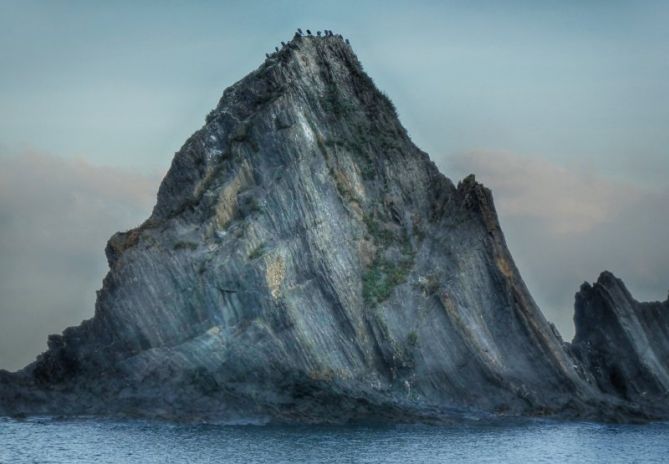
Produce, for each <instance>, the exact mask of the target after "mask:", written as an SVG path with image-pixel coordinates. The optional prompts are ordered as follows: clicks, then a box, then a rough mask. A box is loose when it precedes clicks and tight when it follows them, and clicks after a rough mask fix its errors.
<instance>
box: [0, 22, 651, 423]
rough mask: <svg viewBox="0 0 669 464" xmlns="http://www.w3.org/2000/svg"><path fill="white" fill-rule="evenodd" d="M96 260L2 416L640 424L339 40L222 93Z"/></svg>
mask: <svg viewBox="0 0 669 464" xmlns="http://www.w3.org/2000/svg"><path fill="white" fill-rule="evenodd" d="M106 253H107V257H108V260H109V265H110V270H109V273H108V275H107V276H106V277H105V279H104V282H103V288H102V289H101V290H100V291H99V292H98V296H97V301H96V308H95V316H94V317H93V318H92V319H90V320H88V321H84V322H83V323H82V324H81V325H80V326H78V327H72V328H69V329H66V330H65V331H64V332H63V334H62V335H53V336H51V337H50V338H49V350H48V351H47V352H45V353H44V354H42V355H40V356H39V357H38V359H37V360H36V362H35V363H33V364H32V365H30V366H28V367H27V368H26V369H24V370H23V371H22V372H20V373H18V374H16V375H14V376H12V375H8V374H4V375H1V376H0V412H2V411H3V410H4V411H5V412H22V413H57V414H132V415H142V416H159V417H168V418H169V417H179V418H183V417H188V418H207V419H212V418H215V419H223V420H234V419H239V418H243V419H249V418H254V419H259V420H274V421H298V422H332V421H337V422H341V421H348V420H367V419H374V420H394V421H396V420H409V419H415V418H426V417H429V418H440V419H444V418H456V417H457V418H462V417H472V415H474V416H476V417H482V416H489V415H491V414H498V415H500V414H501V415H551V416H560V417H586V418H607V419H612V418H626V417H631V416H635V417H639V416H644V417H645V416H647V415H648V413H647V411H646V410H638V409H637V408H636V406H635V405H634V404H630V403H629V402H628V401H627V400H626V399H621V397H620V395H617V394H615V393H612V392H609V391H607V390H602V389H601V388H600V386H599V384H597V382H595V381H594V380H593V376H592V374H591V373H588V371H587V370H585V368H584V367H583V364H582V363H583V362H582V361H580V359H584V358H582V357H574V356H573V355H572V350H571V349H568V347H566V346H565V345H564V344H563V343H562V341H561V339H560V338H559V336H558V335H557V334H556V332H555V331H554V330H553V329H552V328H551V326H550V324H549V323H548V322H547V321H546V319H545V318H544V316H543V315H542V314H541V312H540V311H539V309H538V308H537V306H536V304H535V303H534V300H533V299H532V297H531V295H530V294H529V292H528V291H527V288H526V287H525V284H524V283H523V281H522V279H521V277H520V275H519V273H518V270H517V268H516V266H515V264H514V262H513V259H512V257H511V255H510V253H509V251H508V249H507V247H506V243H505V240H504V236H503V234H502V231H501V229H500V227H499V222H498V219H497V214H496V211H495V207H494V204H493V199H492V194H491V192H490V191H489V190H488V189H486V188H485V187H484V186H482V185H480V184H479V183H477V182H476V180H475V179H474V177H473V176H469V177H467V178H466V179H464V180H463V181H461V182H459V183H458V185H457V186H455V185H454V184H453V183H452V182H451V181H450V180H449V179H448V178H446V177H444V176H443V175H442V174H441V173H440V172H439V171H438V170H437V168H436V166H435V165H434V163H432V162H431V161H430V159H429V157H428V156H427V154H425V153H424V152H422V151H421V150H420V149H418V148H417V147H416V146H415V145H414V144H413V143H412V141H411V140H410V138H409V137H408V135H407V133H406V131H405V130H404V128H403V127H402V125H401V123H400V121H399V119H398V118H397V114H396V112H395V109H394V107H393V105H392V103H391V102H390V100H389V99H388V98H387V97H386V96H385V95H383V93H381V92H380V91H379V90H378V89H377V88H376V86H375V85H374V83H373V82H372V80H371V78H369V76H367V75H366V74H365V73H364V71H363V70H362V66H361V65H360V63H359V61H358V60H357V58H356V57H355V54H354V53H353V51H352V50H351V48H350V46H349V45H348V44H347V43H346V42H345V41H344V40H342V39H341V38H340V37H337V36H335V35H330V34H326V35H325V36H322V37H313V36H312V37H309V36H304V37H295V38H294V39H293V40H292V41H290V42H289V43H288V44H286V45H285V46H283V48H282V49H280V50H279V51H278V52H276V53H275V54H273V55H270V56H269V57H268V58H267V60H266V61H265V62H264V63H263V64H262V65H261V66H260V67H259V68H258V69H256V70H255V71H253V72H251V73H250V74H248V75H247V76H246V77H244V78H243V79H242V80H240V81H239V82H237V83H235V84H234V85H232V86H231V87H229V88H228V89H226V90H225V92H224V93H223V96H222V98H221V100H220V101H219V103H218V105H217V106H216V108H215V109H214V110H213V111H212V112H211V113H210V114H209V115H208V116H207V118H206V124H205V125H204V127H202V128H201V129H200V130H199V131H197V132H196V133H195V134H193V135H192V136H191V137H190V138H189V139H188V140H187V141H186V143H185V144H184V145H183V147H182V148H181V149H180V150H179V152H177V153H176V154H175V156H174V160H173V162H172V165H171V167H170V169H169V171H168V173H167V175H166V176H165V178H164V179H163V182H162V184H161V186H160V190H159V193H158V199H157V203H156V206H155V208H154V210H153V212H152V214H151V216H150V218H149V219H147V221H146V222H144V224H142V225H141V226H139V227H137V228H136V229H133V230H130V231H127V232H123V233H118V234H115V235H114V236H113V237H112V238H111V239H110V240H109V243H108V244H107V248H106ZM575 350H576V351H578V347H576V348H575Z"/></svg>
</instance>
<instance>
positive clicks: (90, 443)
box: [0, 418, 669, 464]
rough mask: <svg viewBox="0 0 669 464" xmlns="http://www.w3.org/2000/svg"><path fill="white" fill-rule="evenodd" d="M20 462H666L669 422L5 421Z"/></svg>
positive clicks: (11, 456)
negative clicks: (347, 424) (224, 423)
mask: <svg viewBox="0 0 669 464" xmlns="http://www.w3.org/2000/svg"><path fill="white" fill-rule="evenodd" d="M0 462H1V463H3V464H14V463H59V464H60V463H68V464H69V463H87V464H104V463H149V464H150V463H244V464H252V463H272V464H280V463H402V464H407V463H470V462H471V463H474V462H489V463H507V462H508V463H521V464H529V463H542V462H558V463H607V464H610V463H634V462H639V463H667V462H669V424H650V425H605V424H592V423H565V422H536V421H533V422H527V423H521V424H519V423H513V424H511V423H507V424H505V423H495V424H493V425H490V424H488V425H471V424H469V425H463V426H449V427H442V426H439V427H437V426H426V425H398V426H355V427H353V426H351V427H344V426H341V427H338V426H337V427H335V426H257V425H246V426H241V425H238V426H222V425H184V424H171V423H165V422H145V421H119V420H99V419H76V420H69V419H68V420H57V419H51V418H30V419H26V420H13V419H4V418H2V419H0Z"/></svg>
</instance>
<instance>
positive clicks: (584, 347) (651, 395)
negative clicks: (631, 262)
mask: <svg viewBox="0 0 669 464" xmlns="http://www.w3.org/2000/svg"><path fill="white" fill-rule="evenodd" d="M574 323H575V326H576V335H575V337H574V341H573V343H572V349H573V351H574V353H575V355H576V356H577V357H578V359H580V360H581V362H582V363H583V366H584V368H585V369H586V370H587V372H589V373H590V374H591V375H592V377H593V379H594V383H595V384H596V385H597V387H598V388H599V389H600V390H601V391H603V392H606V393H609V394H611V395H615V396H618V397H621V398H624V399H625V400H626V401H629V402H632V403H635V404H641V405H643V406H644V408H645V409H648V410H651V411H654V412H655V414H657V415H663V416H667V415H668V412H669V298H668V299H667V300H666V301H664V302H662V303H660V302H655V303H639V302H637V301H636V300H634V298H632V296H631V295H630V293H629V292H628V291H627V288H626V287H625V285H624V284H623V282H622V281H621V280H620V279H618V278H616V277H615V276H614V275H613V274H611V273H610V272H603V273H602V274H601V275H600V276H599V279H598V280H597V282H596V283H594V284H593V285H590V284H588V283H585V284H583V285H582V286H581V290H580V291H579V292H578V293H577V294H576V312H575V315H574Z"/></svg>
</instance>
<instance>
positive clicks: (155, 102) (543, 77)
mask: <svg viewBox="0 0 669 464" xmlns="http://www.w3.org/2000/svg"><path fill="white" fill-rule="evenodd" d="M667 24H669V3H667V2H651V1H635V2H621V1H615V0H609V1H597V0H593V1H588V2H583V1H570V0H562V1H519V0H516V1H513V0H511V1H506V2H498V1H487V2H484V1H476V0H473V1H466V2H465V1H462V2H446V1H439V2H436V1H435V2H432V1H424V2H418V1H413V2H394V1H390V0H386V1H383V2H376V1H360V0H358V1H344V0H339V1H322V2H313V1H309V2H307V1H292V2H287V1H278V0H275V1H271V2H269V1H267V2H261V1H256V2H253V1H218V2H204V1H200V2H195V1H191V2H186V1H183V2H181V1H162V2H152V1H146V0H143V1H133V2H130V1H127V2H124V1H118V2H76V1H70V2H59V1H55V0H54V1H48V2H47V1H44V2H33V1H7V0H0V368H5V369H10V370H13V369H17V368H20V367H22V366H24V365H26V364H27V363H29V362H31V361H32V360H33V359H34V358H35V356H36V355H37V354H38V353H39V352H41V351H43V350H44V349H45V348H46V337H47V335H48V334H50V333H59V332H61V331H62V330H63V328H65V327H66V326H69V325H75V324H78V323H79V322H80V321H81V320H82V319H85V318H89V317H91V316H92V314H93V308H94V301H95V291H96V290H97V289H99V288H100V287H101V281H102V277H103V276H104V274H105V272H106V270H107V267H106V261H105V258H104V245H105V242H106V240H107V239H108V238H109V237H110V236H111V235H112V234H113V233H114V232H116V231H118V230H125V229H128V228H130V227H133V226H135V225H138V224H139V223H141V222H142V221H143V220H144V219H145V218H146V217H147V216H148V214H149V213H150V210H151V208H152V206H153V203H154V202H155V194H156V191H157V188H158V185H159V182H160V179H161V178H162V176H163V175H164V174H165V172H166V170H167V168H168V167H169V164H170V162H171V159H172V156H173V154H174V152H176V151H177V150H178V149H179V148H180V146H181V145H182V143H183V142H184V141H185V140H186V138H187V137H188V136H189V135H190V134H191V133H192V132H194V131H195V130H197V129H198V128H200V127H201V126H202V125H203V123H204V117H205V116H206V114H207V113H208V112H209V111H210V110H211V109H212V108H213V107H214V106H215V105H216V103H217V101H218V99H219V98H220V96H221V94H222V93H223V90H224V89H225V88H226V87H227V86H229V85H230V84H232V83H234V82H235V81H237V80H239V79H240V78H242V77H243V76H244V75H245V74H247V73H248V72H250V71H252V70H253V69H255V68H256V67H258V66H259V65H260V64H261V62H262V61H263V59H264V54H265V53H266V52H267V51H269V50H272V49H273V48H274V46H276V45H277V44H279V42H280V41H281V40H287V39H290V37H291V36H292V34H293V33H294V31H295V30H296V28H298V27H301V28H303V29H306V28H310V29H312V30H319V29H332V30H334V31H336V32H340V33H342V34H343V35H344V36H345V37H347V38H349V39H350V41H351V44H352V46H353V48H354V50H355V51H356V53H357V54H358V57H359V58H360V60H361V61H362V63H363V65H364V67H365V69H366V71H367V72H368V73H369V74H370V75H371V76H372V77H373V79H374V81H375V82H376V84H377V85H378V86H379V87H380V88H381V89H382V90H383V91H384V92H386V93H387V94H388V95H389V96H390V97H391V99H392V100H393V101H394V102H395V105H396V107H397V109H398V113H399V115H400V119H401V121H402V123H403V124H404V125H405V126H406V127H407V130H408V131H409V134H410V135H411V137H412V138H413V140H414V142H415V143H416V144H417V145H418V146H419V147H420V148H422V149H423V150H425V151H427V152H428V153H429V154H430V156H431V157H432V159H433V160H434V161H435V162H436V163H437V165H438V167H439V168H440V170H441V171H442V172H443V173H444V174H445V175H447V176H448V177H450V178H452V179H453V180H454V181H457V180H458V179H461V178H462V177H464V176H465V175H466V174H468V173H470V172H473V173H475V174H476V175H477V179H478V180H479V181H481V182H483V183H484V184H485V185H487V186H489V187H490V188H491V189H492V190H493V194H494V197H495V200H496V205H497V209H498V213H499V216H500V221H501V223H502V227H503V229H504V231H505V234H506V238H507V242H508V245H509V247H510V249H511V252H512V254H513V256H514V258H515V260H516V262H517V264H518V266H519V268H520V270H521V273H522V275H523V277H524V279H525V281H526V282H527V284H528V286H529V288H530V291H531V292H532V294H533V296H534V297H535V299H536V301H537V303H538V304H539V306H540V307H541V308H542V310H543V311H544V313H545V314H546V316H547V318H548V319H549V320H551V321H553V322H555V323H556V325H557V326H558V328H559V329H560V332H561V333H562V334H563V336H564V338H565V339H567V340H568V339H570V338H571V336H572V335H573V325H572V322H571V320H572V315H573V299H574V293H575V292H576V290H577V289H578V287H579V285H580V284H581V283H582V282H584V281H594V280H596V278H597V276H598V274H599V272H601V271H602V270H604V269H608V270H611V271H613V272H614V273H616V274H617V275H618V276H619V277H621V278H623V279H624V280H625V282H626V283H627V285H628V286H629V288H630V289H631V291H632V293H633V294H634V295H635V296H636V297H637V299H640V300H660V299H664V298H666V296H667V290H668V289H669V246H667V237H669V186H668V184H667V182H666V178H667V174H669V148H668V147H669V130H668V126H669V79H668V78H667V77H668V76H669V28H667V27H666V25H667Z"/></svg>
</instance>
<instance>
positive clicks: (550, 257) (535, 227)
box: [447, 152, 669, 338]
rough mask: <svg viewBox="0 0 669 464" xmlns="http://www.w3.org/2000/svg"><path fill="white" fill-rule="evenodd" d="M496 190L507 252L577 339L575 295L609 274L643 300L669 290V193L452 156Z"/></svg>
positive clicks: (522, 164) (460, 168) (550, 313)
mask: <svg viewBox="0 0 669 464" xmlns="http://www.w3.org/2000/svg"><path fill="white" fill-rule="evenodd" d="M447 165H448V166H449V170H448V171H449V172H450V173H455V174H457V175H458V176H462V175H464V174H467V173H469V172H473V173H475V174H476V175H477V179H478V180H479V181H481V182H483V183H484V184H486V185H487V186H488V187H490V188H491V189H492V191H493V195H494V197H495V202H496V206H497V210H498V213H499V216H500V221H501V223H502V227H503V230H504V232H505V235H506V238H507V242H508V244H509V248H510V249H511V253H512V254H513V256H514V258H515V260H516V262H517V264H518V266H519V268H520V270H521V274H522V275H523V278H524V279H525V281H526V283H527V284H528V286H529V288H530V290H531V291H532V294H533V296H534V297H535V299H536V300H537V303H538V304H539V306H540V307H541V308H542V310H543V311H544V313H545V314H546V316H547V317H548V318H549V319H550V320H552V321H554V322H555V323H556V324H557V325H558V327H559V329H560V331H561V332H562V334H563V335H564V336H565V338H571V336H572V335H573V325H572V317H573V296H574V293H575V292H576V290H577V289H578V287H579V285H580V284H581V283H582V282H583V281H593V280H595V279H596V278H597V276H598V275H599V273H600V272H601V271H602V270H604V269H608V270H611V271H612V272H614V273H615V274H616V275H618V276H619V277H621V278H622V279H623V280H624V281H625V282H626V284H627V285H628V287H629V288H630V290H631V291H632V294H633V295H634V296H635V297H636V298H637V299H640V300H647V299H653V300H657V299H664V298H665V297H666V295H667V289H668V288H669V243H668V241H669V190H666V189H665V190H656V189H653V188H651V187H648V186H645V185H639V184H635V183H629V182H624V181H618V180H612V179H607V178H604V177H602V176H598V175H596V174H594V173H593V172H589V171H588V170H585V169H582V168H578V167H569V168H565V167H561V166H558V165H556V164H553V163H551V162H549V161H546V160H543V159H534V158H529V157H523V156H518V155H515V154H513V153H506V152H469V153H465V154H461V155H457V156H454V157H451V158H450V159H449V160H448V162H447Z"/></svg>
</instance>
